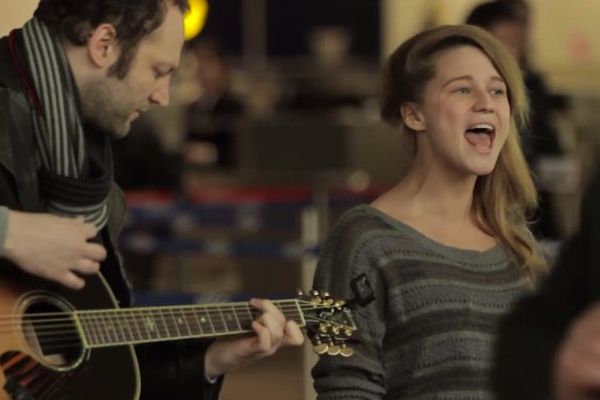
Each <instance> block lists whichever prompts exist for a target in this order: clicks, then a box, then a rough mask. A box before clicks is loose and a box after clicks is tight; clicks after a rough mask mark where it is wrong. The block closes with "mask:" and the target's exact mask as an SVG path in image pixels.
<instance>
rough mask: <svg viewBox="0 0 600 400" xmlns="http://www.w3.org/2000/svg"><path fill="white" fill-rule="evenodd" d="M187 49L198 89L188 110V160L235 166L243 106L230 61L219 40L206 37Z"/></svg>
mask: <svg viewBox="0 0 600 400" xmlns="http://www.w3.org/2000/svg"><path fill="white" fill-rule="evenodd" d="M188 52H189V54H190V56H191V64H192V65H191V66H190V68H192V69H193V70H194V71H195V76H192V77H193V78H195V79H196V82H197V84H198V92H197V98H196V99H195V100H194V101H193V102H192V103H191V104H190V105H189V106H188V107H187V112H186V114H187V120H186V125H185V126H186V132H185V149H184V158H185V162H186V163H189V164H193V165H199V166H213V167H219V168H232V167H235V165H236V155H235V136H236V134H235V129H236V122H237V121H238V118H239V117H241V116H242V115H243V113H244V105H243V103H242V100H241V99H240V98H239V97H238V96H237V95H236V94H235V93H234V92H233V90H232V82H231V79H232V77H231V65H230V60H229V59H228V57H227V55H226V54H225V51H224V50H223V49H222V48H221V46H220V45H219V44H218V43H217V42H216V41H214V40H207V39H204V38H200V39H198V40H196V41H195V42H192V43H190V45H189V48H188Z"/></svg>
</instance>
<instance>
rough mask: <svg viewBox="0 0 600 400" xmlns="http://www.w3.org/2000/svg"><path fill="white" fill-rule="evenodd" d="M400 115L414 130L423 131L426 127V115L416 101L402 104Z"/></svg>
mask: <svg viewBox="0 0 600 400" xmlns="http://www.w3.org/2000/svg"><path fill="white" fill-rule="evenodd" d="M400 115H401V116H402V121H403V122H404V125H406V126H407V127H409V128H410V129H412V130H413V131H415V132H422V131H424V130H425V129H426V124H425V116H424V115H423V113H422V112H421V111H420V108H419V106H418V105H417V104H416V103H403V104H402V105H401V106H400Z"/></svg>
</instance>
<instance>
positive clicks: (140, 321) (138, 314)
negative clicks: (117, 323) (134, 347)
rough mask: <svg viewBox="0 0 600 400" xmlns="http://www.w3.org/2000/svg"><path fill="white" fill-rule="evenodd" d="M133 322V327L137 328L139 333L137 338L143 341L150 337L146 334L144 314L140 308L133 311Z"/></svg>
mask: <svg viewBox="0 0 600 400" xmlns="http://www.w3.org/2000/svg"><path fill="white" fill-rule="evenodd" d="M134 315H135V316H134V319H133V321H134V323H135V327H136V328H137V331H138V333H139V339H140V340H141V341H145V340H148V339H150V335H149V334H148V331H147V330H146V326H145V325H144V315H143V312H142V311H140V310H135V311H134Z"/></svg>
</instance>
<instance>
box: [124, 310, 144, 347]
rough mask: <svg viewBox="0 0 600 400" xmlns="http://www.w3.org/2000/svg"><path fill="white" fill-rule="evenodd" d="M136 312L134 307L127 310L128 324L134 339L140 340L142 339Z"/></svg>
mask: <svg viewBox="0 0 600 400" xmlns="http://www.w3.org/2000/svg"><path fill="white" fill-rule="evenodd" d="M136 320H137V318H136V312H135V310H134V309H130V310H128V311H127V325H128V327H129V332H130V333H131V337H132V341H135V342H139V341H141V340H142V337H141V334H140V331H139V328H138V325H137V323H136Z"/></svg>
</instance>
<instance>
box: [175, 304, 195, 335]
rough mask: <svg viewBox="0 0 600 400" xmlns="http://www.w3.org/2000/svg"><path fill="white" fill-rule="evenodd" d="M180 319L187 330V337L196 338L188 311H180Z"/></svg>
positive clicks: (182, 309) (181, 309)
mask: <svg viewBox="0 0 600 400" xmlns="http://www.w3.org/2000/svg"><path fill="white" fill-rule="evenodd" d="M179 314H180V316H179V318H180V320H181V324H182V325H183V326H184V327H185V329H186V333H187V334H186V336H194V332H193V331H192V327H191V326H190V318H189V317H188V316H187V314H186V310H185V309H184V308H180V309H179Z"/></svg>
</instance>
